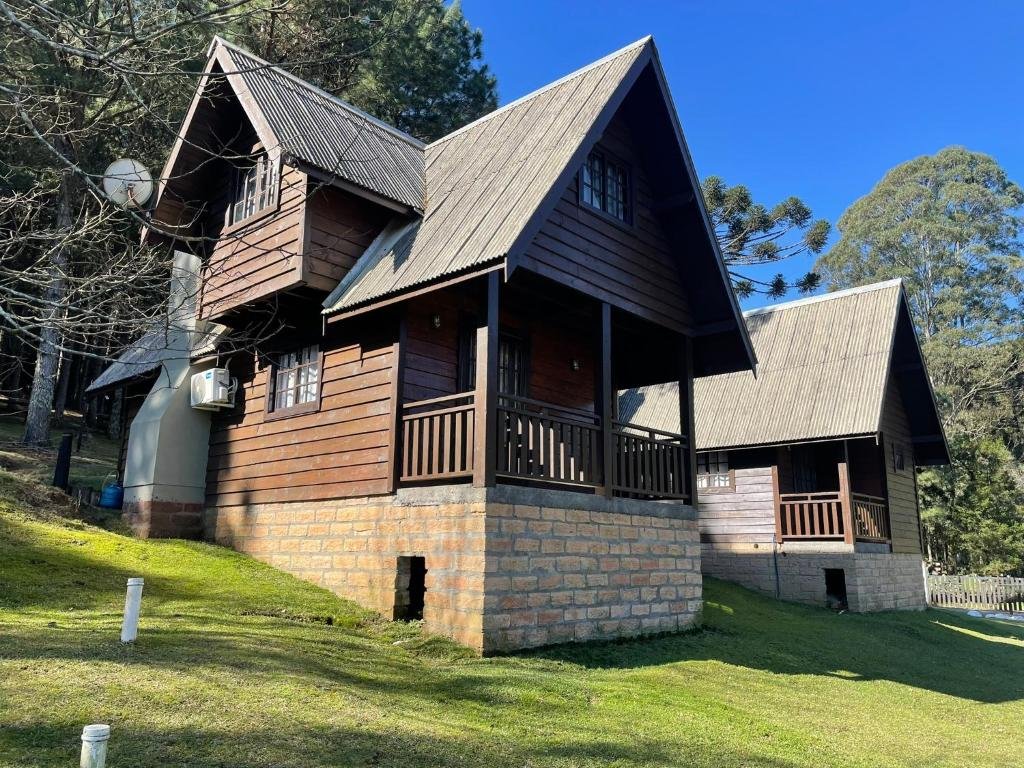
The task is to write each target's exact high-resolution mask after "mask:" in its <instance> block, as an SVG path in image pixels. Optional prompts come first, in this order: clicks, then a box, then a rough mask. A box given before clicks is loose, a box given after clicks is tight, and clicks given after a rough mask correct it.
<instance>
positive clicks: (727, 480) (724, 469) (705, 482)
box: [697, 451, 735, 490]
mask: <svg viewBox="0 0 1024 768" xmlns="http://www.w3.org/2000/svg"><path fill="white" fill-rule="evenodd" d="M697 487H698V488H703V489H704V490H710V489H713V488H734V487H735V480H734V475H733V473H732V472H731V471H730V470H729V452H728V451H704V452H703V453H698V454H697Z"/></svg>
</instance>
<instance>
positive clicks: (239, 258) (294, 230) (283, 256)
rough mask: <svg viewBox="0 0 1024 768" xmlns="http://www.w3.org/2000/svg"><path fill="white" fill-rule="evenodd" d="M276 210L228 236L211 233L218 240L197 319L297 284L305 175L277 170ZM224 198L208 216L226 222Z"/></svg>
mask: <svg viewBox="0 0 1024 768" xmlns="http://www.w3.org/2000/svg"><path fill="white" fill-rule="evenodd" d="M280 184H281V196H280V203H279V206H278V208H277V210H275V211H272V212H271V213H269V214H267V215H265V216H262V217H259V218H256V219H254V220H253V222H252V224H250V225H248V226H244V227H242V228H240V229H236V230H233V231H231V232H224V230H223V227H222V228H221V229H213V230H211V232H210V235H209V236H210V237H215V238H219V239H218V242H217V244H216V245H215V246H214V248H213V251H212V253H211V254H210V256H209V258H208V259H207V261H206V265H205V267H204V279H203V295H202V305H201V308H200V312H199V314H200V317H203V318H208V317H216V316H217V315H219V314H222V313H223V312H226V311H228V310H230V309H233V308H235V307H237V306H240V305H242V304H246V303H248V302H251V301H255V300H258V299H261V298H264V297H267V296H269V295H271V294H273V293H276V292H278V291H282V290H285V289H287V288H290V287H293V286H296V285H298V284H299V283H300V282H301V279H302V270H301V261H300V257H301V253H302V239H303V238H302V232H303V211H304V208H305V197H306V174H304V173H302V172H301V171H299V170H296V169H295V168H292V167H290V166H283V167H282V169H281V181H280ZM226 199H227V198H226V197H223V198H222V202H221V203H220V204H218V205H217V206H215V207H214V209H213V210H212V211H211V214H210V216H211V219H212V220H215V221H220V222H223V221H224V209H225V205H226Z"/></svg>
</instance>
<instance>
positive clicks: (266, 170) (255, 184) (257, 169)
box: [228, 152, 277, 224]
mask: <svg viewBox="0 0 1024 768" xmlns="http://www.w3.org/2000/svg"><path fill="white" fill-rule="evenodd" d="M231 200H232V203H231V208H229V209H228V224H238V223H239V222H240V221H245V220H246V219H248V218H251V217H253V216H255V215H256V214H258V213H260V212H261V211H263V210H264V209H266V208H270V207H272V206H274V205H276V204H277V166H276V164H274V163H273V162H271V160H270V158H269V157H268V155H267V153H266V152H260V153H258V154H257V155H256V156H255V157H253V159H252V162H251V164H249V165H245V166H241V167H237V168H235V180H234V190H233V194H232V198H231Z"/></svg>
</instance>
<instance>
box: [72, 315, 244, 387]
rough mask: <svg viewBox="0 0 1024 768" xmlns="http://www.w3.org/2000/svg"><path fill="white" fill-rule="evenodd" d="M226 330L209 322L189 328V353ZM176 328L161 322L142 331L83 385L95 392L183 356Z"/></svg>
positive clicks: (203, 349) (209, 345)
mask: <svg viewBox="0 0 1024 768" xmlns="http://www.w3.org/2000/svg"><path fill="white" fill-rule="evenodd" d="M226 332H227V328H226V327H225V326H223V325H219V324H216V323H214V324H211V325H210V326H209V327H208V328H206V329H205V330H201V331H189V332H188V335H189V337H190V338H189V341H190V344H189V349H190V350H191V351H190V352H189V357H190V358H192V357H195V356H197V355H200V354H205V353H207V352H211V351H213V349H214V348H215V347H216V344H217V342H218V341H219V340H220V339H221V338H222V337H223V336H224V334H225V333H226ZM180 338H181V337H180V336H179V335H178V332H176V331H172V330H171V329H170V328H169V327H168V326H167V325H166V324H165V323H160V324H159V326H158V327H154V328H152V329H150V330H149V331H147V332H146V333H144V334H142V336H141V337H139V339H138V341H136V342H134V343H132V344H129V345H128V346H127V347H125V348H124V349H123V350H122V351H121V354H120V355H118V357H117V359H116V360H114V362H113V363H111V364H110V365H109V366H108V367H107V368H106V369H105V370H104V371H103V373H101V374H100V375H99V376H97V377H96V379H95V380H94V381H93V382H92V383H91V384H90V385H89V386H88V387H87V388H86V390H85V391H86V392H98V391H100V390H102V389H108V388H110V387H113V386H116V385H117V384H121V383H122V382H125V381H128V380H129V379H134V378H135V377H137V376H142V375H144V374H146V373H149V372H150V371H155V370H156V369H157V368H159V367H160V366H161V364H163V362H164V361H165V360H173V359H175V358H179V357H184V354H185V353H184V352H183V351H182V348H181V342H180Z"/></svg>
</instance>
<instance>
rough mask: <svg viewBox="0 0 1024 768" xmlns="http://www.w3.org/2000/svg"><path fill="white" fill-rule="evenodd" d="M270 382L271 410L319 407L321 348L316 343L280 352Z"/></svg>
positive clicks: (273, 411)
mask: <svg viewBox="0 0 1024 768" xmlns="http://www.w3.org/2000/svg"><path fill="white" fill-rule="evenodd" d="M269 384H270V386H269V389H270V392H269V393H268V403H269V406H270V407H269V408H268V411H269V412H270V413H273V414H275V415H283V414H286V413H299V412H303V411H310V410H316V409H317V408H318V407H319V405H320V348H319V347H318V346H317V345H316V344H313V345H311V346H308V347H302V349H297V350H294V351H291V352H285V353H283V354H280V355H278V356H277V358H276V360H275V361H274V365H273V367H272V368H271V375H270V382H269Z"/></svg>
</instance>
